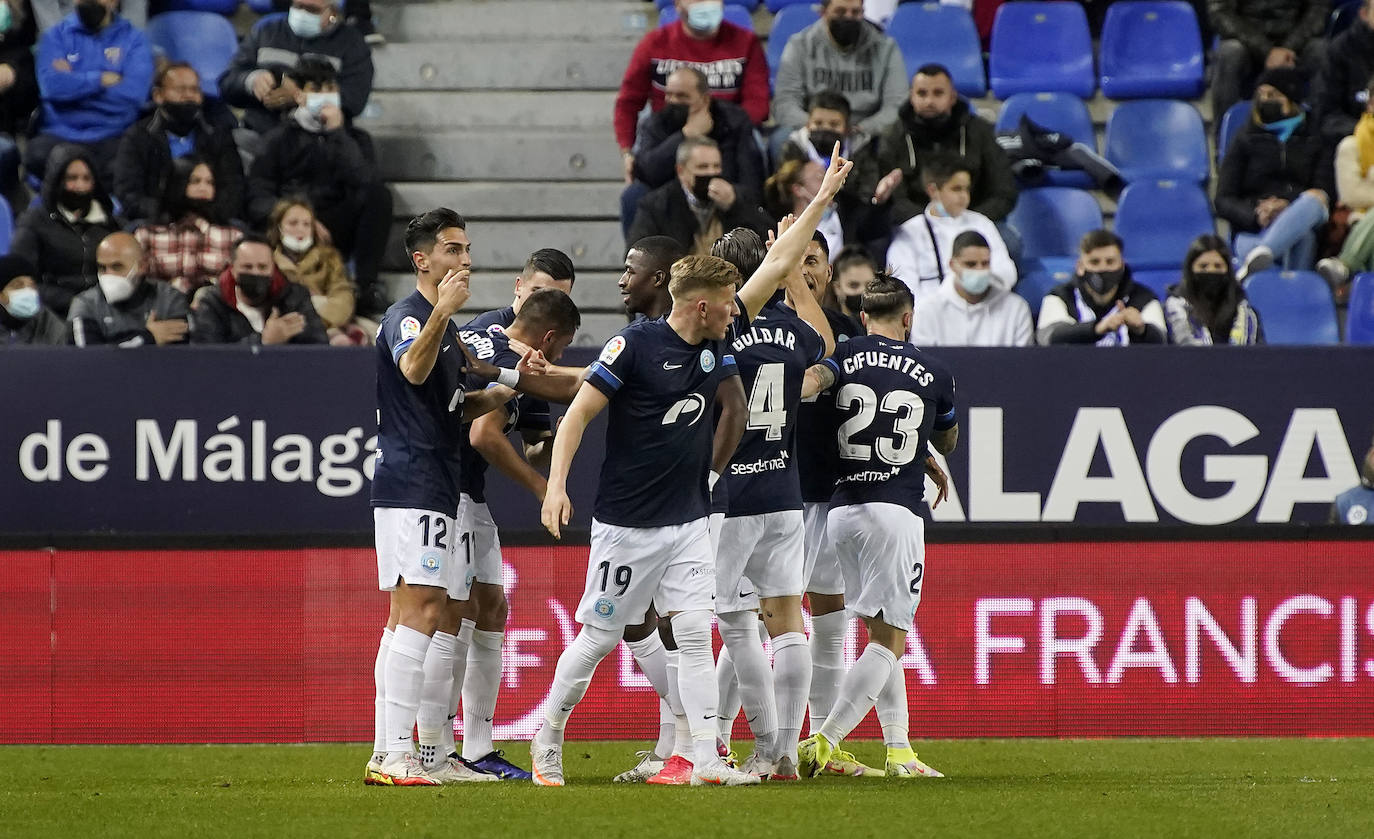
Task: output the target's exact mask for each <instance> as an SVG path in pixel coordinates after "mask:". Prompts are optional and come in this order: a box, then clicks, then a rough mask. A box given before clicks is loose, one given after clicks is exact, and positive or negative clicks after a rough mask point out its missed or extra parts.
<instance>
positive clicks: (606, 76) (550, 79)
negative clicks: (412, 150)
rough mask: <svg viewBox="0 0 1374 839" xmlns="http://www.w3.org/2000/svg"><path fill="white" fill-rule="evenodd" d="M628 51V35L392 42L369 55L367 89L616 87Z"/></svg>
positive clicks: (629, 51)
mask: <svg viewBox="0 0 1374 839" xmlns="http://www.w3.org/2000/svg"><path fill="white" fill-rule="evenodd" d="M569 5H573V4H569ZM633 51H634V42H633V41H607V40H602V41H596V42H565V43H558V44H541V43H539V42H537V41H531V40H530V39H527V38H520V39H518V40H517V39H512V40H507V41H495V40H487V41H483V42H481V43H406V44H394V45H388V46H386V47H384V48H383V49H381V50H378V51H377V52H375V53H374V54H373V56H372V63H373V65H374V66H375V67H376V70H377V75H376V78H375V80H374V82H373V89H374V90H617V89H619V87H620V79H621V77H622V76H624V74H625V67H626V65H627V64H629V62H630V53H632V52H633Z"/></svg>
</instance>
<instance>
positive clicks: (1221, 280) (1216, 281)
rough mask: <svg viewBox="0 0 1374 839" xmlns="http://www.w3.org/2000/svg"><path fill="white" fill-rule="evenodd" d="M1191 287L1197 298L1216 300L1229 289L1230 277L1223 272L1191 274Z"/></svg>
mask: <svg viewBox="0 0 1374 839" xmlns="http://www.w3.org/2000/svg"><path fill="white" fill-rule="evenodd" d="M1192 286H1193V291H1195V292H1196V293H1197V294H1198V296H1199V297H1208V298H1212V299H1216V298H1219V297H1221V296H1223V295H1224V294H1226V289H1228V288H1230V287H1231V275H1230V274H1228V273H1226V272H1225V271H1198V272H1196V273H1194V274H1193V282H1192Z"/></svg>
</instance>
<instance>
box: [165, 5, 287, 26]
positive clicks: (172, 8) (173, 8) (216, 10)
mask: <svg viewBox="0 0 1374 839" xmlns="http://www.w3.org/2000/svg"><path fill="white" fill-rule="evenodd" d="M264 5H265V6H266V7H267V8H268V9H270V8H272V4H271V2H270V0H269V2H267V3H266V4H264ZM238 10H239V0H163V2H161V3H156V4H154V6H153V11H154V16H153V17H152V18H150V19H149V20H148V25H149V26H151V25H152V23H153V21H154V20H157V18H159V17H161V16H162V15H164V14H167V13H169V12H208V13H210V14H216V15H222V16H225V17H232V16H233V15H234V13H235V12H237V11H238Z"/></svg>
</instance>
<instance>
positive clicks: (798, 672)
mask: <svg viewBox="0 0 1374 839" xmlns="http://www.w3.org/2000/svg"><path fill="white" fill-rule="evenodd" d="M810 688H811V648H810V647H809V646H808V645H807V642H806V636H805V635H804V634H802V633H800V632H784V633H783V634H782V635H779V636H778V637H776V638H774V639H773V692H774V694H775V695H776V697H777V706H778V744H777V756H778V757H783V756H786V757H790V758H792V763H793V764H794V765H795V764H796V762H797V741H798V740H800V739H801V727H802V718H803V717H805V716H806V697H807V691H808V690H810Z"/></svg>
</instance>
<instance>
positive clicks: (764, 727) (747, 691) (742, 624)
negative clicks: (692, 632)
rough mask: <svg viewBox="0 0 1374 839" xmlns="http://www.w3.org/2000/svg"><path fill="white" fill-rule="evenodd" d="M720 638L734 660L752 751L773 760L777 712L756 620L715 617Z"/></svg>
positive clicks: (742, 614)
mask: <svg viewBox="0 0 1374 839" xmlns="http://www.w3.org/2000/svg"><path fill="white" fill-rule="evenodd" d="M716 621H717V628H718V629H719V630H720V637H721V638H722V639H724V640H725V646H726V647H727V648H728V649H729V650H730V655H731V656H732V657H733V658H734V660H735V674H736V676H737V677H738V679H739V694H740V701H741V703H742V704H743V706H744V716H745V718H746V719H747V720H748V721H749V730H750V731H752V732H753V733H754V751H756V752H758V753H759V754H760V755H762V756H763V757H764V758H766V759H769V760H776V759H777V757H778V755H777V746H776V742H777V738H778V708H777V702H776V700H775V699H774V696H773V671H772V669H771V668H769V666H768V656H767V655H766V654H765V653H764V651H763V645H762V644H760V643H759V630H758V623H759V616H758V615H757V614H755V613H754V612H729V613H727V614H723V615H717V616H716Z"/></svg>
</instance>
